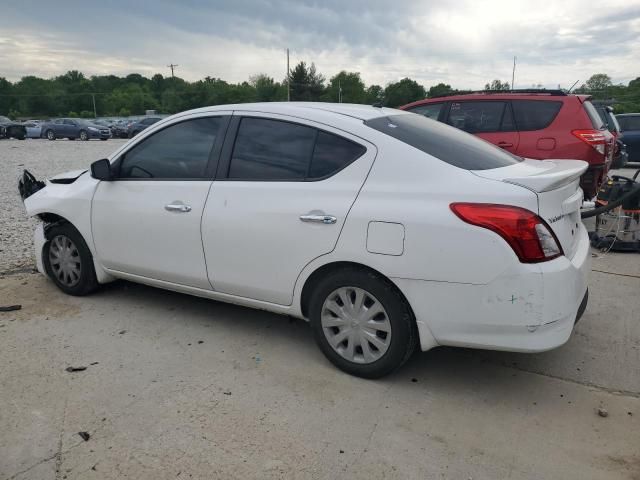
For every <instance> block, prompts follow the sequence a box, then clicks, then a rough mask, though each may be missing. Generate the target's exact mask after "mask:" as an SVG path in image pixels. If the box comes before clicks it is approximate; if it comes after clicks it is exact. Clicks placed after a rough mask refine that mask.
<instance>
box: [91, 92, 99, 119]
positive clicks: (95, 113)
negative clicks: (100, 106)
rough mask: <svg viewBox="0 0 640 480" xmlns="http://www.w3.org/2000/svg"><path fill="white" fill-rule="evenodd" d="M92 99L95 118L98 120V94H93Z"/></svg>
mask: <svg viewBox="0 0 640 480" xmlns="http://www.w3.org/2000/svg"><path fill="white" fill-rule="evenodd" d="M91 99H92V100H93V118H98V113H97V111H96V94H95V93H92V94H91Z"/></svg>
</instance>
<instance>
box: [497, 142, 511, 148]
mask: <svg viewBox="0 0 640 480" xmlns="http://www.w3.org/2000/svg"><path fill="white" fill-rule="evenodd" d="M498 146H499V147H500V148H507V147H513V143H509V142H498Z"/></svg>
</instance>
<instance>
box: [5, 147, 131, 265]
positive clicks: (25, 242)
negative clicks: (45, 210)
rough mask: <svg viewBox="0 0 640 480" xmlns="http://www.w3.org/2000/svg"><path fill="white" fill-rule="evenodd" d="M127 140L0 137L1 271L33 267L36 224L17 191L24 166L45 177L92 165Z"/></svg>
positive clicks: (36, 174)
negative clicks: (18, 138)
mask: <svg viewBox="0 0 640 480" xmlns="http://www.w3.org/2000/svg"><path fill="white" fill-rule="evenodd" d="M124 142H126V140H119V139H118V140H108V141H106V142H101V141H97V140H95V141H89V142H79V141H75V142H72V141H69V140H56V141H55V142H49V141H47V140H32V139H31V140H25V141H18V140H2V141H0V165H2V170H1V171H2V174H1V175H0V199H2V203H3V208H2V209H1V210H0V273H3V272H10V271H15V270H22V269H25V268H31V267H32V266H33V265H34V264H35V259H34V256H33V239H32V235H33V228H34V226H35V224H36V220H34V219H29V218H27V215H26V213H25V210H24V206H23V205H22V200H21V199H20V196H19V195H18V188H17V182H18V177H19V176H20V174H21V173H22V170H23V169H25V168H26V169H28V170H29V171H31V173H33V174H34V175H35V176H36V178H38V179H43V178H45V177H50V176H53V175H56V174H58V173H63V172H66V171H69V170H76V169H78V168H89V165H90V164H91V162H93V161H94V160H98V159H100V158H104V157H106V156H108V155H109V154H110V153H111V152H113V151H114V150H116V149H117V148H119V147H120V146H121V145H122V144H123V143H124Z"/></svg>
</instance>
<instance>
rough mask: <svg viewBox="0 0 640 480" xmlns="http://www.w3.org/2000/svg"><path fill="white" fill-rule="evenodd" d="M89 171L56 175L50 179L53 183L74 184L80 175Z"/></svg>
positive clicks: (75, 171)
mask: <svg viewBox="0 0 640 480" xmlns="http://www.w3.org/2000/svg"><path fill="white" fill-rule="evenodd" d="M86 171H87V170H86V169H84V170H71V171H69V172H65V173H59V174H58V175H54V176H53V177H50V178H49V181H50V182H52V183H73V182H75V181H76V180H77V179H78V177H79V176H80V175H82V174H83V173H85V172H86Z"/></svg>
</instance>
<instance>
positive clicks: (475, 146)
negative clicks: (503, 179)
mask: <svg viewBox="0 0 640 480" xmlns="http://www.w3.org/2000/svg"><path fill="white" fill-rule="evenodd" d="M364 123H365V125H367V126H369V127H371V128H373V129H375V130H378V131H379V132H382V133H385V134H387V135H389V136H391V137H393V138H395V139H397V140H400V141H401V142H404V143H406V144H408V145H411V146H412V147H414V148H417V149H418V150H421V151H423V152H425V153H428V154H429V155H433V156H434V157H436V158H438V159H439V160H442V161H443V162H446V163H448V164H449V165H453V166H455V167H459V168H464V169H466V170H489V169H492V168H500V167H506V166H509V165H513V164H516V163H518V162H521V161H522V159H521V158H520V157H516V156H515V155H512V154H510V153H509V152H506V151H504V150H502V149H501V148H498V147H496V146H494V145H492V144H490V143H489V142H485V141H484V140H481V139H480V138H478V137H474V136H473V135H469V134H467V133H465V132H463V131H460V130H457V129H455V128H451V127H449V126H448V125H444V124H442V123H439V122H434V121H432V120H428V119H426V118H424V117H420V116H418V115H406V114H405V115H391V116H388V117H378V118H374V119H371V120H367V121H366V122H364Z"/></svg>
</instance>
